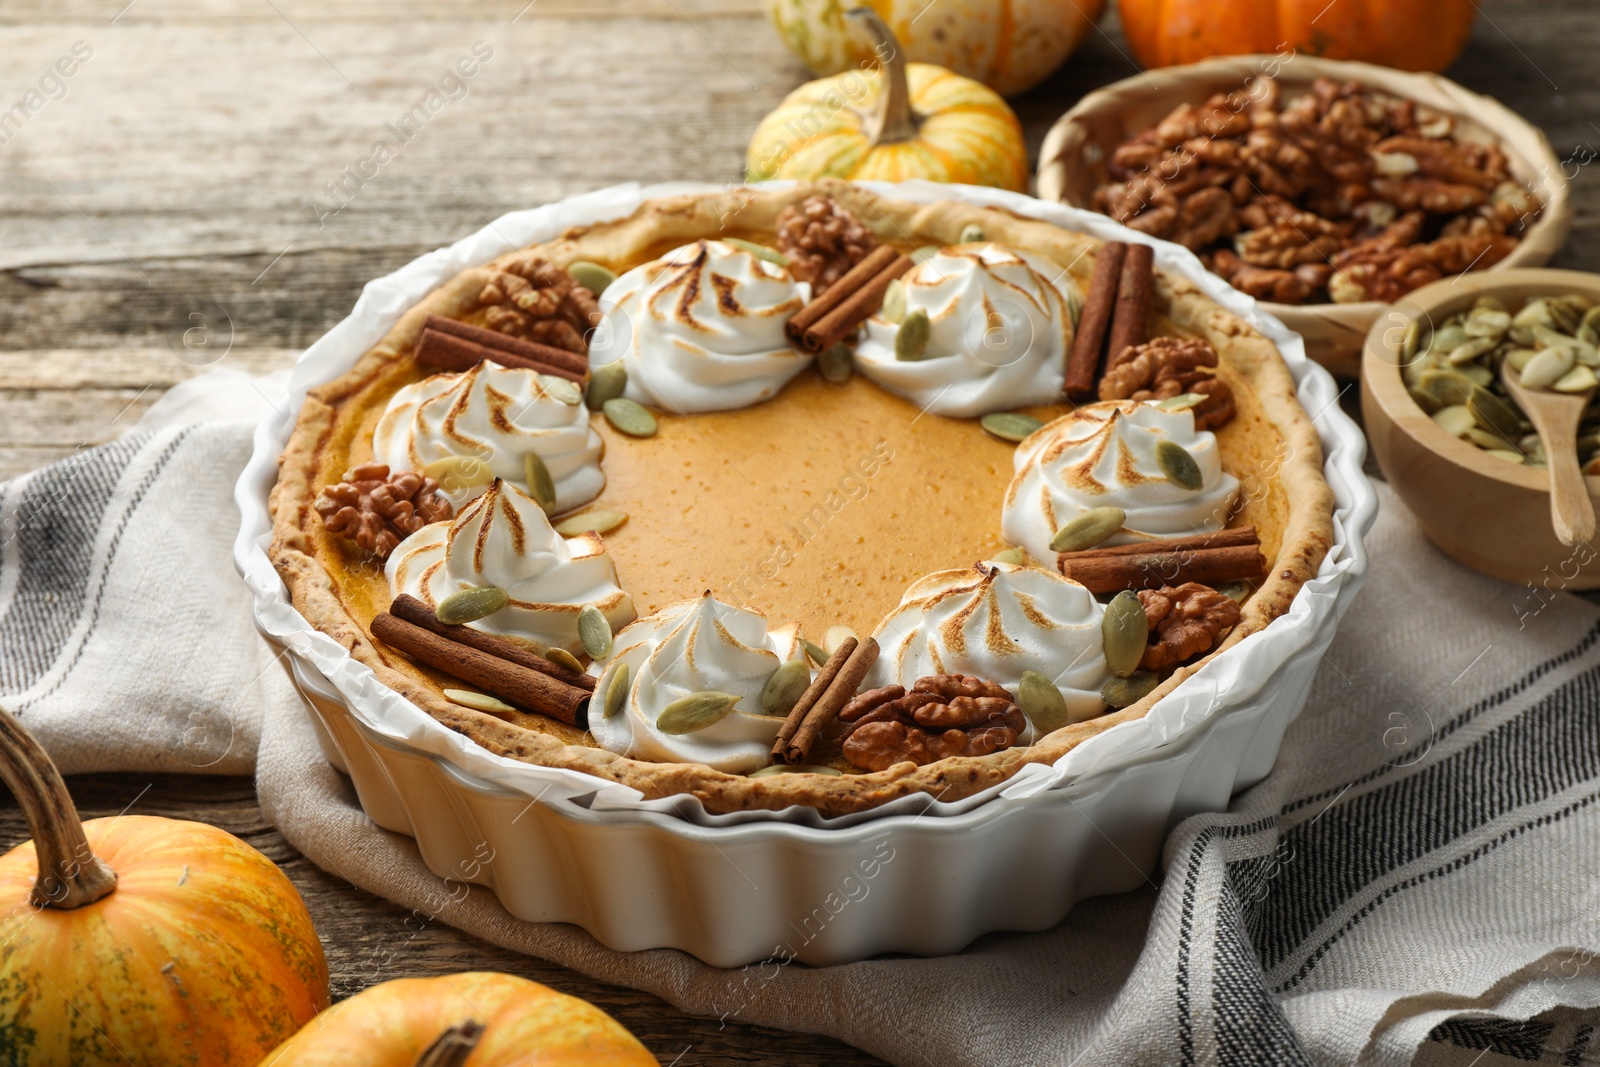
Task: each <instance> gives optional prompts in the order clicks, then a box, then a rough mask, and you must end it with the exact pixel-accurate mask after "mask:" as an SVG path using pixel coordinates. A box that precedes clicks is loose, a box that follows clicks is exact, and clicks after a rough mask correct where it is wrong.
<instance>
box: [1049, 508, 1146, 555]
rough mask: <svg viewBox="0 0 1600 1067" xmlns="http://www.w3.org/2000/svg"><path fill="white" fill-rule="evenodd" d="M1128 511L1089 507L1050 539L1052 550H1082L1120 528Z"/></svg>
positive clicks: (1101, 540) (1125, 519)
mask: <svg viewBox="0 0 1600 1067" xmlns="http://www.w3.org/2000/svg"><path fill="white" fill-rule="evenodd" d="M1127 519H1128V513H1127V512H1126V511H1123V510H1122V509H1121V508H1114V507H1102V508H1090V509H1089V510H1088V511H1085V512H1084V513H1083V514H1082V515H1079V516H1077V517H1076V518H1074V519H1073V520H1072V521H1071V522H1068V523H1067V524H1066V525H1065V526H1063V527H1061V529H1059V530H1057V531H1056V535H1055V536H1054V537H1052V538H1051V539H1050V551H1052V552H1082V551H1083V550H1084V549H1086V548H1093V547H1094V546H1095V545H1098V544H1100V543H1101V542H1103V541H1104V540H1105V539H1106V538H1108V537H1110V536H1112V535H1113V534H1115V533H1116V532H1117V531H1118V530H1120V529H1122V524H1123V523H1124V522H1126V521H1127Z"/></svg>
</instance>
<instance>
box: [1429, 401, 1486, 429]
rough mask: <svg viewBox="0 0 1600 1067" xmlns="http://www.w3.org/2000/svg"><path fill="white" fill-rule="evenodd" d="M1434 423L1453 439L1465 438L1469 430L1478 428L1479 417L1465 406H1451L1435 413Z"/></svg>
mask: <svg viewBox="0 0 1600 1067" xmlns="http://www.w3.org/2000/svg"><path fill="white" fill-rule="evenodd" d="M1433 421H1434V422H1436V423H1438V424H1439V427H1440V428H1441V429H1442V430H1444V432H1445V433H1447V434H1449V435H1450V436H1451V437H1464V436H1466V433H1467V431H1468V430H1475V429H1477V427H1478V420H1477V417H1476V416H1474V415H1473V414H1472V411H1471V409H1469V408H1468V407H1467V406H1466V405H1465V404H1451V405H1450V406H1449V407H1447V408H1440V409H1439V410H1438V411H1435V412H1434V413H1433ZM1480 432H1481V431H1480Z"/></svg>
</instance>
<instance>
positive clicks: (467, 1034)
mask: <svg viewBox="0 0 1600 1067" xmlns="http://www.w3.org/2000/svg"><path fill="white" fill-rule="evenodd" d="M482 1039H483V1024H482V1023H480V1022H479V1021H478V1020H476V1019H468V1020H467V1021H466V1022H460V1023H456V1024H455V1025H454V1026H452V1027H451V1028H450V1029H448V1030H446V1031H445V1032H444V1033H442V1034H440V1035H439V1036H438V1037H437V1038H435V1039H434V1042H433V1044H431V1045H429V1046H428V1047H427V1048H426V1049H424V1050H423V1053H422V1055H421V1056H418V1057H417V1062H416V1067H461V1065H462V1064H463V1063H466V1062H467V1057H468V1056H470V1055H472V1050H473V1049H475V1048H477V1047H478V1042H479V1041H480V1040H482Z"/></svg>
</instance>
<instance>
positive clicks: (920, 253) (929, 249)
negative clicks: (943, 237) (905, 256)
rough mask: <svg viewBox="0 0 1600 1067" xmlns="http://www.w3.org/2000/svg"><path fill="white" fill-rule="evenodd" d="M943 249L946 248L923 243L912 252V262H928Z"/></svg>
mask: <svg viewBox="0 0 1600 1067" xmlns="http://www.w3.org/2000/svg"><path fill="white" fill-rule="evenodd" d="M942 251H944V249H942V248H940V247H939V246H938V245H923V246H922V247H921V248H919V249H917V250H916V251H915V252H913V253H911V262H912V263H914V264H918V265H920V264H923V263H926V262H928V260H930V259H932V258H933V257H934V256H936V255H938V254H939V253H940V252H942Z"/></svg>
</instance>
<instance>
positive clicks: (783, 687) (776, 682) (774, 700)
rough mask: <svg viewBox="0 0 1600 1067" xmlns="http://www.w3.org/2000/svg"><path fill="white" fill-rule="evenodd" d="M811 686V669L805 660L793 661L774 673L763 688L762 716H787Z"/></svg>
mask: <svg viewBox="0 0 1600 1067" xmlns="http://www.w3.org/2000/svg"><path fill="white" fill-rule="evenodd" d="M810 684H811V668H810V667H809V666H807V665H806V661H805V660H804V659H803V658H800V659H792V660H790V661H789V662H788V663H785V664H784V665H783V666H781V667H779V668H778V669H777V670H775V671H773V672H772V674H771V675H770V676H769V677H768V678H767V684H766V685H764V686H762V687H761V714H763V715H787V714H789V712H790V710H791V709H792V708H793V707H794V706H795V704H796V703H798V702H799V700H800V697H801V695H802V694H804V693H805V691H806V687H807V686H809V685H810Z"/></svg>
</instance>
